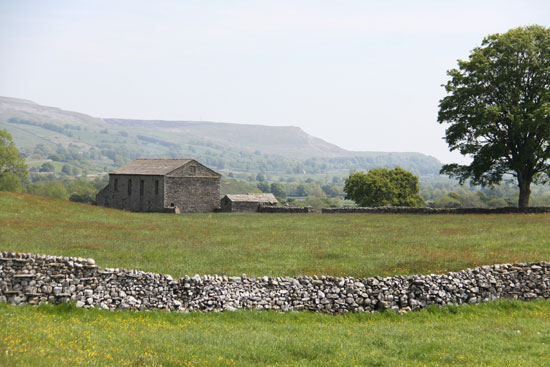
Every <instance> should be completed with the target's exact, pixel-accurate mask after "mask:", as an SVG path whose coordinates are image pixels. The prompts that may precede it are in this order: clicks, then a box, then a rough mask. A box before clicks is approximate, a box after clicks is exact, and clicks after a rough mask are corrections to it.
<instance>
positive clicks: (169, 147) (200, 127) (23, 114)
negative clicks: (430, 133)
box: [0, 97, 441, 174]
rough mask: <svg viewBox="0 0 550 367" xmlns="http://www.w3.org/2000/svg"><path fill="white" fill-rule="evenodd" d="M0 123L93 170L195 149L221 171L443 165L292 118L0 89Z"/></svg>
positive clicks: (38, 150)
mask: <svg viewBox="0 0 550 367" xmlns="http://www.w3.org/2000/svg"><path fill="white" fill-rule="evenodd" d="M0 129H7V130H8V131H9V132H10V133H11V134H12V135H13V137H14V140H15V142H16V144H17V146H18V147H19V148H20V150H21V151H22V152H24V153H25V154H26V155H27V156H28V157H33V158H35V159H39V158H48V157H49V158H50V159H52V160H60V161H62V162H64V161H67V160H70V161H71V162H72V164H74V165H75V166H78V167H80V168H83V169H84V168H87V169H88V170H90V171H92V172H101V171H105V170H107V171H109V170H111V169H113V168H115V167H117V166H120V165H121V164H123V163H125V162H127V161H128V160H131V159H134V158H137V157H194V158H196V159H198V160H200V161H202V162H204V163H205V164H207V165H209V166H212V167H213V168H215V169H218V170H222V171H223V170H228V171H242V172H259V171H262V172H272V173H277V174H320V173H328V172H332V171H338V170H340V171H342V170H345V171H346V172H347V171H349V170H353V169H369V168H372V167H395V166H401V167H403V168H405V169H409V170H412V171H413V172H415V173H417V174H437V173H438V171H439V168H440V166H441V163H440V162H439V161H438V160H437V159H435V158H433V157H430V156H426V155H423V154H420V153H385V152H350V151H347V150H344V149H342V148H340V147H338V146H336V145H334V144H331V143H328V142H326V141H324V140H322V139H319V138H316V137H313V136H311V135H308V134H307V133H306V132H304V131H303V130H302V129H300V128H299V127H293V126H284V127H278V126H263V125H244V124H233V123H218V122H202V121H161V120H128V119H109V118H106V119H102V118H96V117H92V116H88V115H85V114H82V113H77V112H71V111H64V110H62V109H59V108H55V107H47V106H42V105H39V104H37V103H34V102H31V101H27V100H22V99H16V98H8V97H0Z"/></svg>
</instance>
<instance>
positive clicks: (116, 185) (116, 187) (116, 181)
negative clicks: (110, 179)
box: [115, 178, 118, 192]
mask: <svg viewBox="0 0 550 367" xmlns="http://www.w3.org/2000/svg"><path fill="white" fill-rule="evenodd" d="M115 192H118V178H115Z"/></svg>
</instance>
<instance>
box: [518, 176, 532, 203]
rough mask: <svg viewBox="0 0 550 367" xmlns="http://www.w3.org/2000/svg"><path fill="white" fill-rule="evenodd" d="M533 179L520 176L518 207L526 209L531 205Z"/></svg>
mask: <svg viewBox="0 0 550 367" xmlns="http://www.w3.org/2000/svg"><path fill="white" fill-rule="evenodd" d="M531 181H532V179H527V178H523V177H521V176H519V177H518V186H519V200H518V207H519V208H520V209H525V208H528V207H529V197H530V196H531Z"/></svg>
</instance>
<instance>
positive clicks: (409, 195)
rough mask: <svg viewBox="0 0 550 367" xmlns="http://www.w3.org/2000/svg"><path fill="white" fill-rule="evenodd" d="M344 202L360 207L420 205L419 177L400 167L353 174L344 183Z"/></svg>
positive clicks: (421, 201) (422, 201) (421, 200)
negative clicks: (347, 201) (350, 202)
mask: <svg viewBox="0 0 550 367" xmlns="http://www.w3.org/2000/svg"><path fill="white" fill-rule="evenodd" d="M344 192H345V193H346V199H351V200H353V201H355V202H356V203H357V204H358V205H360V206H382V205H392V206H420V205H422V204H423V203H424V200H423V199H422V197H421V196H420V195H419V193H418V192H419V185H418V177H416V176H415V175H413V174H412V173H411V172H409V171H406V170H404V169H402V168H395V169H392V170H389V169H385V168H374V169H371V170H369V171H368V172H367V173H364V172H355V173H352V174H351V175H350V176H349V177H348V178H347V179H346V182H345V185H344Z"/></svg>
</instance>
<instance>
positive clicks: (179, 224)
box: [0, 192, 550, 277]
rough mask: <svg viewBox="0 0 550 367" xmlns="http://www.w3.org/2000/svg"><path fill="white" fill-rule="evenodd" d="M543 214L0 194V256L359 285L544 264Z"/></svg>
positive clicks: (549, 222)
mask: <svg viewBox="0 0 550 367" xmlns="http://www.w3.org/2000/svg"><path fill="white" fill-rule="evenodd" d="M549 238H550V214H537V215H525V214H509V215H387V214H386V215H365V214H340V215H337V214H331V215H328V214H323V215H322V214H311V215H304V214H295V215H292V214H227V213H226V214H222V213H219V214H214V213H212V214H184V215H171V214H157V213H130V212H124V211H119V210H113V209H106V208H102V207H95V206H90V205H85V204H76V203H72V202H69V201H64V200H57V199H53V198H48V197H40V196H33V195H28V194H13V193H7V192H0V250H10V251H19V252H33V253H41V254H51V255H60V256H81V257H93V258H95V259H96V261H97V263H98V265H100V266H102V267H125V268H130V269H140V270H145V271H154V272H160V273H169V274H171V275H173V276H177V277H181V276H183V275H185V274H189V275H193V274H195V273H199V274H228V275H240V274H242V273H246V274H248V275H249V276H251V275H254V276H261V275H274V276H279V275H291V276H292V275H304V274H305V275H313V274H318V275H322V274H326V275H334V276H355V277H366V276H375V275H395V274H414V273H436V272H439V273H440V272H446V271H453V270H461V269H464V268H467V267H474V266H480V265H485V264H495V263H508V262H526V261H541V260H549V259H550V239H549Z"/></svg>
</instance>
